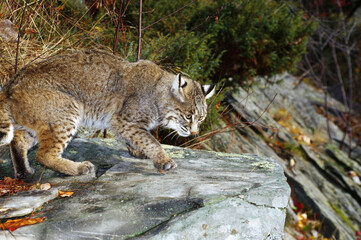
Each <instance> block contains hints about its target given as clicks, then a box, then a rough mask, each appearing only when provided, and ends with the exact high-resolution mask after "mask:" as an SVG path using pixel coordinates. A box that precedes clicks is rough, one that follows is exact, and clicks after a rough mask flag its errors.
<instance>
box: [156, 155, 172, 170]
mask: <svg viewBox="0 0 361 240" xmlns="http://www.w3.org/2000/svg"><path fill="white" fill-rule="evenodd" d="M153 164H154V167H155V168H157V169H158V170H166V171H168V170H171V169H173V168H176V167H177V163H176V162H175V161H173V160H172V159H170V158H166V159H161V160H158V161H154V163H153Z"/></svg>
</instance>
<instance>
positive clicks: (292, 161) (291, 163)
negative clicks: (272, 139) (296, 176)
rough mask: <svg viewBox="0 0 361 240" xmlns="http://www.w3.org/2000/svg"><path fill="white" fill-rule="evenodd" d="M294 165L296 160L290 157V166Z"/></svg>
mask: <svg viewBox="0 0 361 240" xmlns="http://www.w3.org/2000/svg"><path fill="white" fill-rule="evenodd" d="M295 165H296V161H295V160H294V159H293V158H291V159H290V167H291V168H293V167H294V166H295Z"/></svg>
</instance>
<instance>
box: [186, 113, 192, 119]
mask: <svg viewBox="0 0 361 240" xmlns="http://www.w3.org/2000/svg"><path fill="white" fill-rule="evenodd" d="M184 118H185V119H186V120H191V119H192V115H191V114H185V115H184Z"/></svg>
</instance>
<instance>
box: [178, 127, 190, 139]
mask: <svg viewBox="0 0 361 240" xmlns="http://www.w3.org/2000/svg"><path fill="white" fill-rule="evenodd" d="M175 130H176V131H177V133H178V135H179V136H181V137H188V136H189V135H191V132H190V130H189V129H187V128H186V127H184V126H182V125H180V126H179V127H178V128H177V129H175Z"/></svg>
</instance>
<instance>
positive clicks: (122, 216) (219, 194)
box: [0, 139, 290, 240]
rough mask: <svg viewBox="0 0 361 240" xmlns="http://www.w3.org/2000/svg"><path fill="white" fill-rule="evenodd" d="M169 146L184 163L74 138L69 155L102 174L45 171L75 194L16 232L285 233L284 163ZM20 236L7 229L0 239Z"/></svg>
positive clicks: (113, 235)
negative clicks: (163, 167)
mask: <svg viewBox="0 0 361 240" xmlns="http://www.w3.org/2000/svg"><path fill="white" fill-rule="evenodd" d="M164 147H165V149H166V151H167V152H168V153H169V155H170V156H171V157H172V158H173V159H175V160H176V161H177V163H178V168H177V169H175V170H174V171H170V172H164V173H159V172H157V171H156V170H155V169H154V167H153V164H152V163H151V162H150V161H149V160H140V159H136V158H132V157H130V156H129V154H128V153H127V152H126V151H125V146H124V145H123V144H121V143H119V142H117V141H113V140H105V141H104V140H100V139H91V140H84V139H74V140H73V142H72V143H71V145H70V146H69V148H68V150H67V153H66V154H68V155H69V156H72V158H73V159H75V160H79V159H81V160H85V159H87V160H89V159H90V160H91V161H92V162H93V163H94V164H95V165H96V166H97V168H98V171H97V177H96V176H88V177H87V178H84V176H80V177H65V176H62V175H61V174H58V173H54V172H51V171H50V170H46V171H44V173H43V176H44V181H46V182H50V183H51V184H52V185H53V186H54V188H56V189H62V190H71V191H74V195H73V197H71V198H69V199H64V198H56V199H54V200H52V201H49V202H48V203H45V204H44V205H43V207H42V209H41V211H43V212H42V213H41V214H40V216H46V217H47V220H46V221H44V222H43V223H40V224H36V225H32V226H27V227H23V228H19V229H18V230H16V231H15V232H13V236H14V237H15V238H16V239H49V240H51V239H131V238H134V239H204V238H205V237H206V238H207V239H255V240H257V239H282V236H283V228H284V222H285V214H286V206H287V202H288V197H289V194H290V189H289V186H288V184H287V182H286V178H285V176H284V173H283V170H282V167H281V166H280V165H279V164H278V163H277V162H275V161H274V160H272V159H270V158H267V157H259V156H252V155H241V154H227V153H216V152H207V151H193V150H190V149H182V148H176V147H170V146H164ZM34 167H40V166H35V165H34ZM37 170H38V169H37ZM40 173H41V171H37V173H36V175H37V176H34V179H36V178H37V177H39V175H38V174H40ZM36 194H38V192H37V193H36ZM0 199H1V198H0ZM14 204H15V205H16V203H15V202H14ZM44 210H48V211H44ZM13 236H11V235H10V234H9V233H7V232H0V239H6V238H10V239H11V238H12V237H13Z"/></svg>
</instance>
